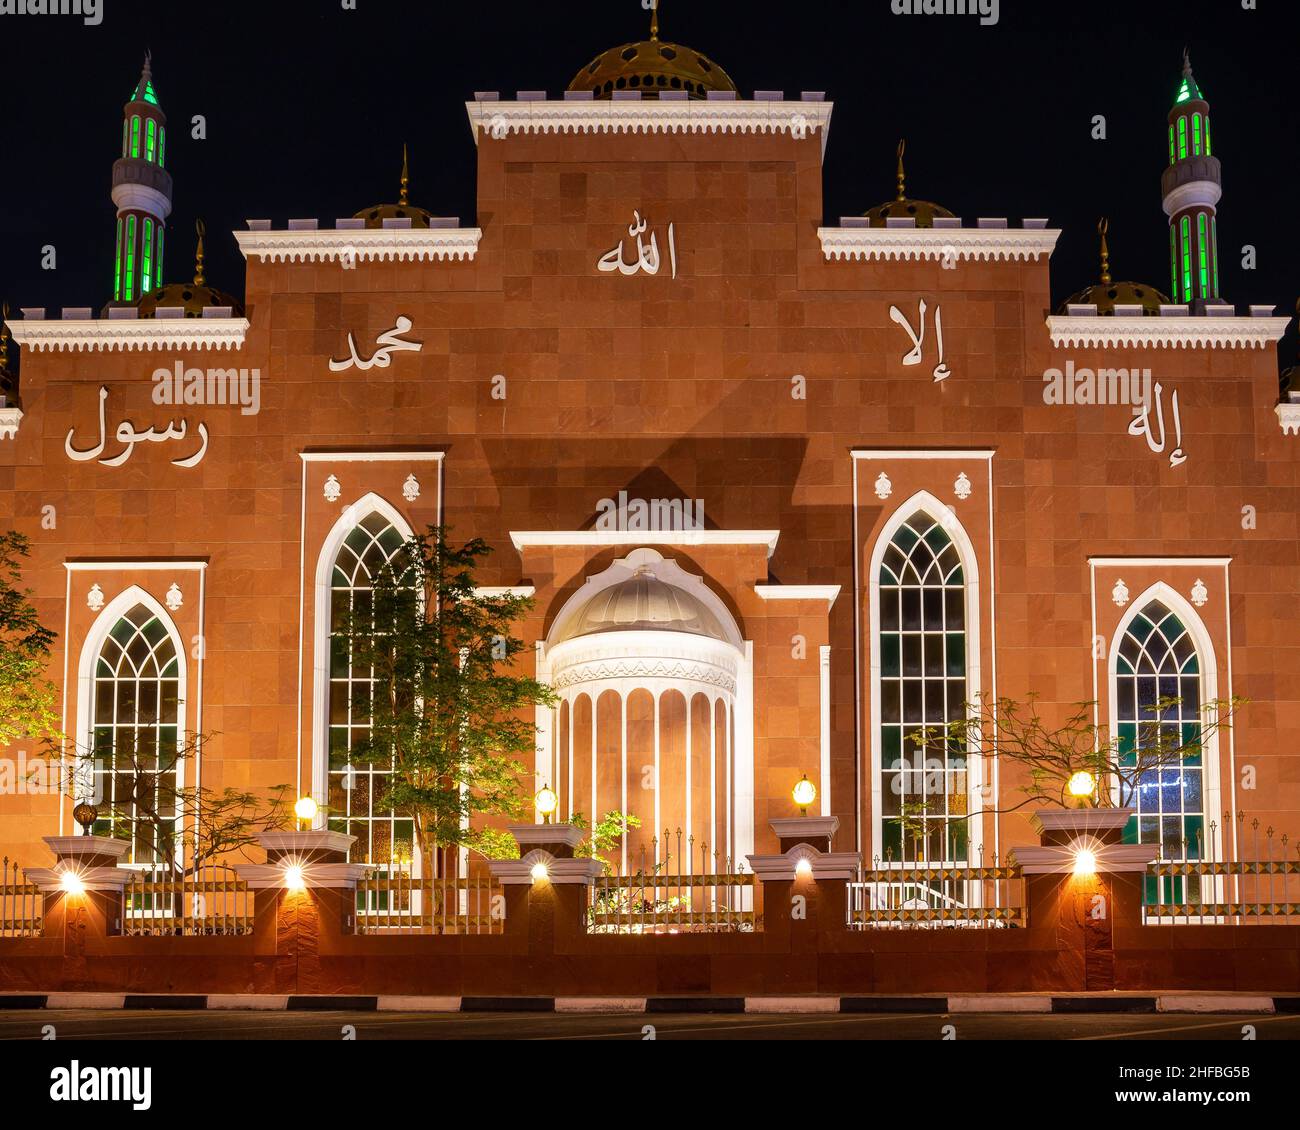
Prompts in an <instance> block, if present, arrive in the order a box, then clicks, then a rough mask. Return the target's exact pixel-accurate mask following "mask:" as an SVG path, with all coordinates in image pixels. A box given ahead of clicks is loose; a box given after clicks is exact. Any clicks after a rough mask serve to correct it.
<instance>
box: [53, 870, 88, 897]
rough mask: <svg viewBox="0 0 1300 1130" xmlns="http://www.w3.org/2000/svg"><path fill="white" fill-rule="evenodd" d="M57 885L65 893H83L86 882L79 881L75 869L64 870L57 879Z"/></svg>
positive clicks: (79, 878) (79, 877)
mask: <svg viewBox="0 0 1300 1130" xmlns="http://www.w3.org/2000/svg"><path fill="white" fill-rule="evenodd" d="M59 886H60V887H61V888H62V889H63V892H64V893H65V894H69V895H84V894H85V893H86V884H85V883H83V882H82V881H81V876H80V875H78V874H77V873H76V872H75V871H65V872H64V873H63V875H62V876H61V877H60V879H59Z"/></svg>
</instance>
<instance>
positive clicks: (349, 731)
mask: <svg viewBox="0 0 1300 1130" xmlns="http://www.w3.org/2000/svg"><path fill="white" fill-rule="evenodd" d="M405 543H406V537H405V535H404V534H403V533H402V532H401V531H400V530H398V528H397V527H396V526H395V525H394V524H393V522H392V521H391V520H390V519H389V518H387V517H385V516H384V515H383V514H381V513H379V512H378V511H374V512H371V513H370V514H368V515H367V516H366V517H365V518H363V519H362V520H361V521H360V522H359V523H358V524H357V525H356V526H355V527H353V529H352V530H351V532H349V533H348V535H347V536H346V537H345V538H344V539H343V544H342V545H341V546H340V547H339V550H338V553H337V554H336V555H335V558H334V562H333V569H332V572H331V575H330V613H329V615H330V624H329V628H330V638H329V766H328V797H329V799H328V805H329V824H330V827H331V828H332V829H334V830H336V831H339V832H346V833H347V834H348V835H352V836H356V837H357V842H356V843H355V844H354V845H353V847H352V858H353V860H354V861H355V862H365V863H382V864H393V863H397V864H404V863H409V862H411V860H412V859H413V857H414V853H415V830H414V825H413V823H412V821H411V820H410V819H409V818H401V817H399V816H398V815H397V814H395V813H393V812H392V811H384V810H382V809H381V808H380V806H379V801H380V799H381V798H382V797H383V795H384V793H385V791H386V789H387V786H388V778H389V777H390V775H391V770H390V769H387V768H385V767H384V766H382V765H380V764H377V763H374V762H364V761H361V762H356V763H354V762H353V760H352V753H353V751H354V750H355V749H356V748H357V747H358V745H360V743H361V742H362V741H364V740H365V738H366V737H367V736H368V734H369V729H370V727H369V723H368V722H367V721H366V715H367V713H368V710H369V703H370V694H371V687H372V685H373V680H372V677H371V671H370V670H369V669H368V668H365V669H363V668H359V667H357V666H355V665H354V664H353V662H352V654H351V648H350V647H349V646H348V642H347V640H346V639H344V638H342V637H340V636H339V635H338V634H337V633H338V631H339V629H340V628H342V626H343V624H344V622H345V621H346V619H347V617H348V615H349V614H350V613H354V612H356V613H364V612H365V610H366V608H367V607H368V602H369V599H370V592H371V585H372V583H373V581H374V578H375V576H376V575H377V574H378V573H379V571H380V570H381V569H382V568H383V567H384V565H386V564H387V563H388V562H389V561H391V560H392V559H393V558H394V557H395V556H396V555H397V553H398V551H399V550H400V549H401V548H402V546H403V545H404V544H405Z"/></svg>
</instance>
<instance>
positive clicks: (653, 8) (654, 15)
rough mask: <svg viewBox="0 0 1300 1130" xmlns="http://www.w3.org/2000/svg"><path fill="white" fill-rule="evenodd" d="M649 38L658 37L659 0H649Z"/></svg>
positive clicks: (656, 38) (655, 38)
mask: <svg viewBox="0 0 1300 1130" xmlns="http://www.w3.org/2000/svg"><path fill="white" fill-rule="evenodd" d="M650 38H651V39H652V40H658V38H659V0H650Z"/></svg>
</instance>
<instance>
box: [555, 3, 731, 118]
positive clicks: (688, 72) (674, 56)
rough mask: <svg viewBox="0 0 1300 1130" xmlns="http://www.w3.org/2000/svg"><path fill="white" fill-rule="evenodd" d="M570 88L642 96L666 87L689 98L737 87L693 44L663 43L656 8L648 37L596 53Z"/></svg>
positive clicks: (597, 93)
mask: <svg viewBox="0 0 1300 1130" xmlns="http://www.w3.org/2000/svg"><path fill="white" fill-rule="evenodd" d="M569 89H570V90H589V91H591V92H592V95H593V96H594V97H596V98H613V96H614V93H615V92H616V91H624V90H628V91H631V90H635V91H640V93H641V97H642V98H658V97H659V95H660V93H661V92H663V91H666V90H669V91H671V90H681V91H685V92H686V95H687V97H689V98H706V97H707V96H708V93H709V91H711V90H731V91H734V90H735V89H736V84H735V83H734V82H732V81H731V76H730V75H728V74H727V72H726V71H724V70H723V69H722V68H721V67H720V66H718V64H717V63H715V62H714V61H713V60H712V59H710V58H709V57H708V56H707V55H703V54H701V53H700V52H699V51H696V50H695V49H694V48H692V47H683V46H682V45H681V44H679V43H665V42H663V41H662V40H660V38H659V12H658V9H657V8H656V9H654V10H653V11H652V14H651V18H650V38H649V39H643V40H641V42H639V43H625V44H623V46H621V47H612V48H610V49H609V50H608V51H605V52H603V53H602V54H600V55H597V56H596V57H595V58H594V59H593V60H592V61H591V62H590V63H588V64H587V66H585V67H583V68H582V70H580V71H579V72H578V73H577V74H576V75H574V76H573V81H572V82H571V83H569Z"/></svg>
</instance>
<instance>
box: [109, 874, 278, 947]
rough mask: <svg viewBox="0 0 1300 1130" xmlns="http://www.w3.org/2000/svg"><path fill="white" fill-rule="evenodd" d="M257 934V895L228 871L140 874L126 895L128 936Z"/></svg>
mask: <svg viewBox="0 0 1300 1130" xmlns="http://www.w3.org/2000/svg"><path fill="white" fill-rule="evenodd" d="M252 932H253V892H252V891H251V890H249V889H248V886H247V884H245V883H244V882H243V880H241V879H240V878H239V877H238V876H237V875H236V874H235V872H234V870H233V869H231V868H229V867H220V866H209V867H200V868H199V869H198V870H197V871H193V872H189V873H181V872H179V871H171V870H165V869H158V870H152V871H137V872H135V873H134V874H133V875H132V876H131V878H130V879H129V880H128V881H127V884H126V886H125V887H124V888H123V890H122V933H123V934H124V935H126V936H127V937H135V938H161V937H184V936H213V937H231V936H239V935H243V934H251V933H252Z"/></svg>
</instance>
